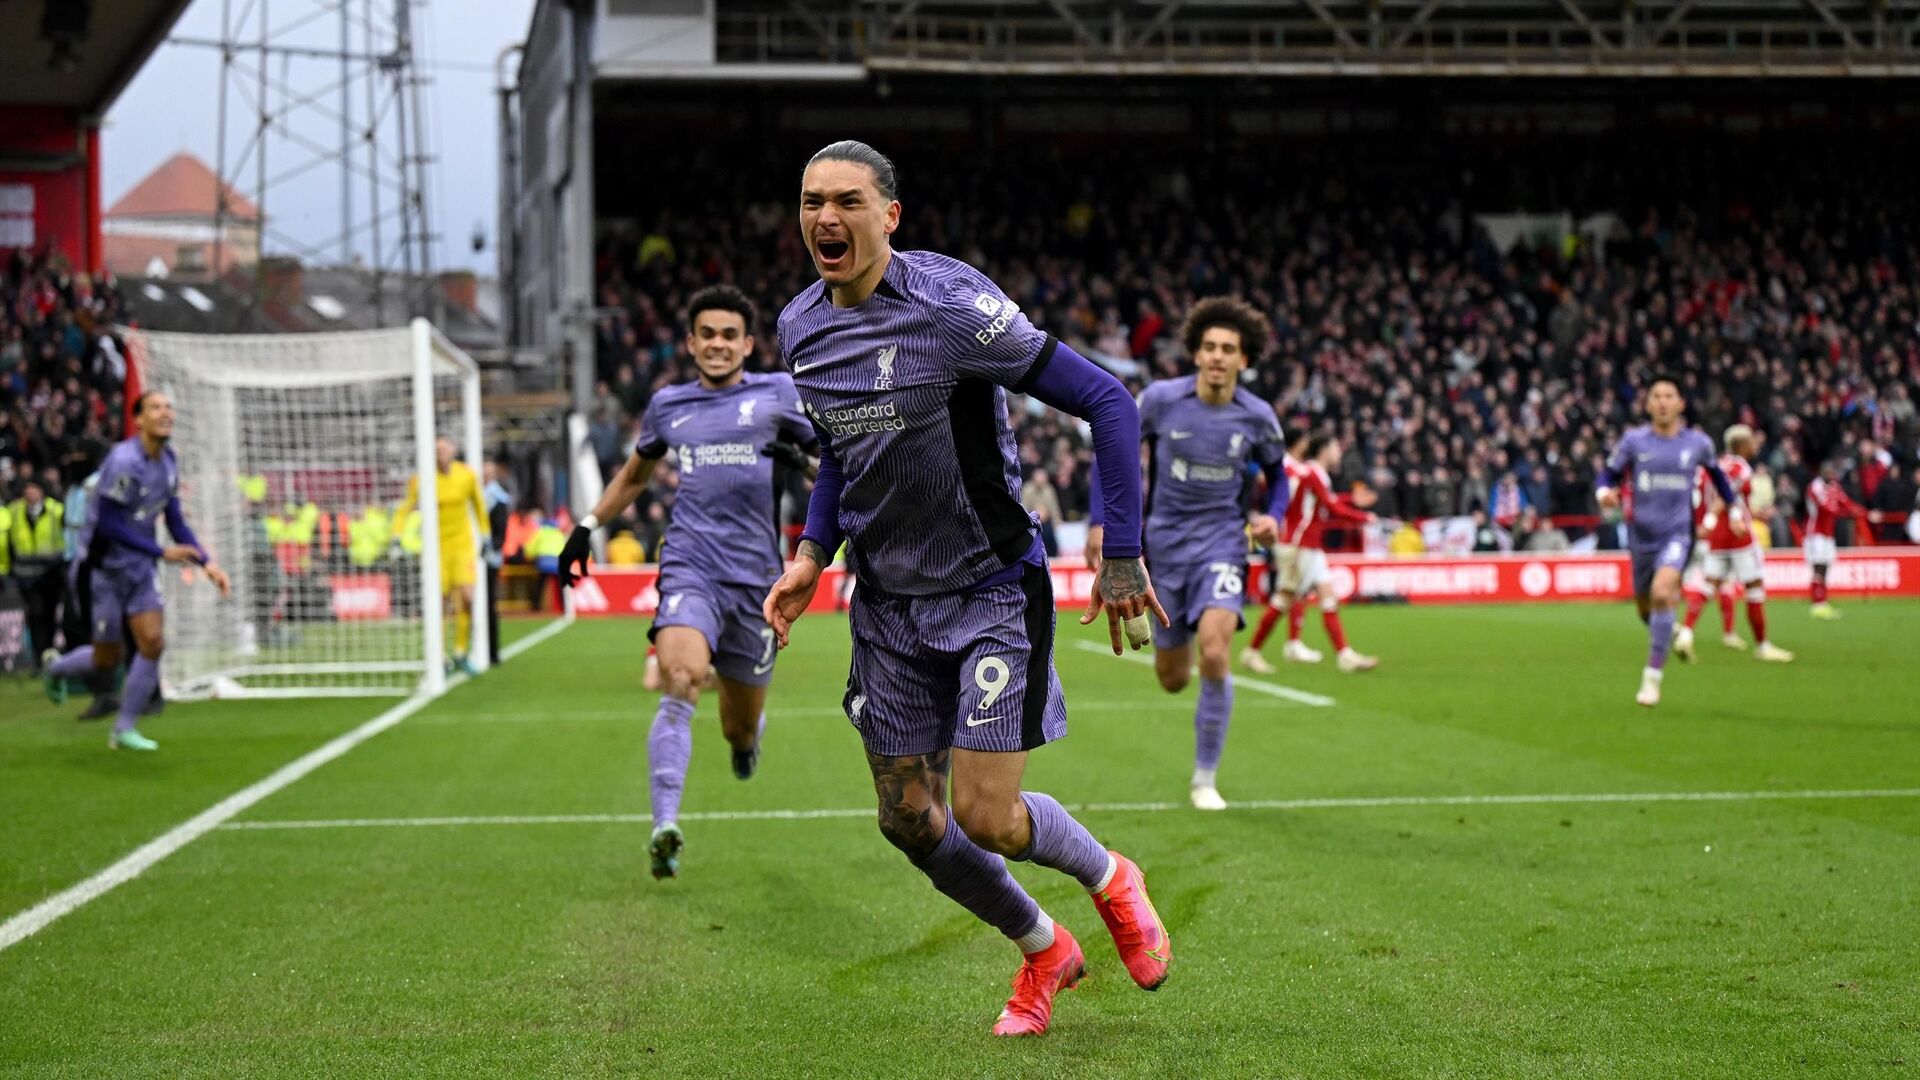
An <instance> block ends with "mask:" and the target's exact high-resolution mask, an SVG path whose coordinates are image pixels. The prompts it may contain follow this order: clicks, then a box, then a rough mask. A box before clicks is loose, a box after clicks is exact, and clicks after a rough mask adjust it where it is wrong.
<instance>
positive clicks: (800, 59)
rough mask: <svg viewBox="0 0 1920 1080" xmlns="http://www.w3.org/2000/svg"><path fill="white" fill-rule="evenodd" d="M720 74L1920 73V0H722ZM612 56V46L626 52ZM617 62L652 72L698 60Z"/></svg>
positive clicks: (638, 74)
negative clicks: (812, 70) (813, 70)
mask: <svg viewBox="0 0 1920 1080" xmlns="http://www.w3.org/2000/svg"><path fill="white" fill-rule="evenodd" d="M714 4H715V6H714V8H713V41H714V63H713V64H712V65H710V70H711V71H712V72H714V76H715V77H720V78H752V77H753V76H752V70H753V69H754V68H755V67H756V66H758V67H763V68H783V69H786V70H788V71H794V70H797V69H802V68H806V67H808V66H814V67H819V68H822V69H825V68H828V67H833V68H836V69H838V70H841V71H852V72H855V73H856V77H857V73H858V72H859V71H860V70H861V69H862V68H864V69H865V71H866V72H867V73H869V74H878V73H884V72H889V71H896V72H919V73H941V74H953V75H1000V76H1018V75H1051V76H1062V75H1065V76H1072V75H1087V76H1124V75H1193V76H1249V75H1251V76H1277V77H1284V76H1291V75H1305V76H1328V75H1332V76H1361V77H1372V76H1382V75H1413V76H1423V75H1425V76H1432V75H1450V76H1479V77H1515V76H1546V77H1579V76H1614V77H1617V76H1626V77H1647V76H1696V77H1697V76H1718V77H1727V76H1740V77H1779V76H1801V77H1829V78H1830V77H1855V76H1865V77H1911V76H1915V75H1920V0H1626V2H1624V3H1623V2H1621V0H1299V2H1298V3H1293V2H1290V0H1289V2H1279V0H714ZM616 59H617V58H616ZM652 67H653V69H654V70H638V71H634V70H623V69H620V68H619V67H618V65H617V64H615V65H606V66H603V69H602V70H603V74H612V75H614V76H616V77H626V78H636V79H647V78H659V77H666V76H668V75H673V74H679V75H680V76H681V77H699V74H698V71H697V69H696V70H693V71H684V72H672V71H668V70H662V69H661V68H660V66H659V65H652Z"/></svg>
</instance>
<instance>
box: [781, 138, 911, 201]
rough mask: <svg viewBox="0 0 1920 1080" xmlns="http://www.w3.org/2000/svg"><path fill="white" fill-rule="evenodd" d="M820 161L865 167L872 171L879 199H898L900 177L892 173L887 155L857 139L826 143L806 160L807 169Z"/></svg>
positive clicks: (891, 163) (891, 166) (891, 164)
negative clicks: (848, 162) (844, 162)
mask: <svg viewBox="0 0 1920 1080" xmlns="http://www.w3.org/2000/svg"><path fill="white" fill-rule="evenodd" d="M821 161H850V162H852V163H853V164H855V165H865V166H866V167H867V168H868V169H871V170H872V171H873V186H874V187H876V188H878V189H880V197H881V198H883V199H885V200H887V201H888V202H892V201H894V200H895V199H898V198H899V197H900V177H899V175H898V174H896V173H895V172H894V171H893V162H892V161H891V160H890V159H888V157H887V155H885V154H883V153H881V152H880V151H878V150H875V149H874V148H873V147H871V146H868V145H867V144H866V143H863V142H861V141H860V140H858V139H841V140H840V141H839V142H836V143H828V144H827V145H825V146H823V147H821V148H820V149H819V150H816V151H814V155H813V156H812V157H810V158H808V159H807V168H809V169H810V168H812V167H813V166H814V163H816V162H821ZM802 175H805V170H802Z"/></svg>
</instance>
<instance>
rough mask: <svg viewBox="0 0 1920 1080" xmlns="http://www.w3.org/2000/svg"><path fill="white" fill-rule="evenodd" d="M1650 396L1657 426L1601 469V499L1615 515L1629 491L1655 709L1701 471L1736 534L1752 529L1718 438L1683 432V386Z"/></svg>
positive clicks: (1667, 380)
mask: <svg viewBox="0 0 1920 1080" xmlns="http://www.w3.org/2000/svg"><path fill="white" fill-rule="evenodd" d="M1644 397H1645V402H1646V410H1647V416H1648V418H1649V419H1650V420H1651V421H1652V423H1650V424H1647V425H1645V426H1642V427H1637V428H1634V429H1632V430H1631V431H1628V432H1627V433H1626V434H1625V435H1622V436H1621V437H1620V442H1619V443H1618V444H1617V445H1616V446H1615V447H1614V448H1613V453H1611V454H1609V455H1607V461H1606V465H1605V466H1604V467H1603V468H1602V469H1601V470H1600V476H1599V480H1600V483H1599V486H1598V487H1597V489H1596V490H1595V492H1594V495H1595V497H1596V499H1597V500H1598V501H1599V503H1600V507H1601V509H1603V510H1611V509H1613V508H1615V507H1617V506H1620V505H1621V497H1620V492H1619V490H1618V488H1619V486H1620V484H1621V483H1622V482H1623V481H1624V482H1625V483H1626V485H1627V499H1626V507H1627V523H1628V535H1629V538H1630V541H1631V542H1630V545H1629V546H1630V548H1631V555H1632V562H1633V598H1634V602H1635V603H1636V604H1637V605H1638V606H1639V609H1640V619H1641V621H1642V622H1645V623H1646V624H1647V637H1648V649H1647V666H1646V667H1645V668H1644V669H1643V670H1642V671H1641V673H1640V692H1639V693H1638V694H1636V695H1635V696H1634V700H1635V701H1638V702H1639V703H1640V704H1642V705H1645V706H1647V707H1649V708H1651V707H1652V706H1655V705H1658V704H1660V682H1661V680H1662V679H1663V678H1664V677H1665V676H1664V671H1665V668H1666V665H1667V647H1668V645H1669V644H1670V643H1671V642H1672V639H1673V624H1674V620H1675V610H1676V609H1677V608H1678V607H1679V604H1680V576H1681V574H1682V573H1684V572H1685V571H1686V568H1687V560H1688V559H1689V558H1690V557H1691V555H1692V553H1693V545H1694V526H1693V490H1694V483H1695V479H1696V477H1697V476H1698V474H1699V472H1700V470H1702V469H1705V470H1706V472H1707V477H1708V479H1710V480H1711V481H1712V482H1713V487H1714V491H1715V492H1716V493H1717V494H1718V495H1719V496H1720V499H1721V501H1722V502H1724V503H1725V504H1726V505H1727V508H1728V509H1727V513H1728V515H1729V522H1730V524H1731V525H1732V527H1733V529H1734V530H1735V531H1736V532H1737V533H1739V534H1741V535H1744V534H1745V533H1746V530H1747V524H1746V519H1745V513H1746V511H1745V508H1744V505H1743V504H1741V503H1740V502H1739V500H1737V499H1736V498H1735V497H1734V493H1733V487H1732V485H1730V484H1729V483H1728V482H1727V476H1726V474H1725V473H1723V472H1721V471H1720V464H1719V462H1718V461H1717V460H1716V459H1715V457H1714V452H1713V440H1712V439H1710V438H1708V437H1707V436H1706V434H1705V433H1703V432H1701V431H1699V430H1698V429H1694V428H1687V427H1684V426H1683V424H1684V420H1683V416H1684V413H1685V411H1686V401H1685V399H1684V398H1682V397H1681V396H1680V384H1679V383H1678V382H1677V381H1675V380H1674V379H1673V378H1672V377H1671V376H1666V375H1658V376H1655V377H1654V378H1653V379H1652V380H1651V381H1649V382H1648V383H1647V389H1646V393H1645V395H1644Z"/></svg>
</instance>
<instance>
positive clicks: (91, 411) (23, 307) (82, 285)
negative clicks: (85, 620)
mask: <svg viewBox="0 0 1920 1080" xmlns="http://www.w3.org/2000/svg"><path fill="white" fill-rule="evenodd" d="M119 318H120V301H119V297H118V296H117V295H116V294H115V292H114V290H113V288H112V287H111V286H110V285H108V284H106V283H104V282H96V281H94V280H93V279H92V278H90V277H89V276H88V275H86V274H83V273H75V272H73V271H72V270H71V269H70V268H69V266H68V264H67V262H66V260H65V259H64V258H61V257H59V256H57V255H55V256H39V255H35V254H33V253H31V252H28V251H25V250H19V249H8V250H4V251H0V604H19V605H21V606H22V607H24V609H25V623H26V629H27V633H28V635H29V641H28V644H29V645H30V646H31V649H32V650H33V651H37V650H39V649H44V648H48V647H51V646H52V645H53V644H54V642H55V641H56V640H57V634H58V632H59V631H60V630H61V629H63V624H64V629H65V630H66V640H68V641H75V640H81V639H83V638H84V636H85V634H84V632H85V626H84V625H83V624H81V623H80V620H79V614H78V610H77V607H78V606H77V605H75V604H73V603H70V602H69V597H68V596H67V593H68V585H67V573H66V569H67V567H68V566H69V565H70V564H71V563H72V562H73V561H74V560H75V559H76V557H77V554H78V552H77V548H78V543H79V534H80V529H81V528H82V527H83V525H84V524H85V521H86V502H87V494H88V493H87V491H86V488H85V486H84V485H85V481H86V479H87V477H88V476H90V475H91V474H92V473H93V471H94V469H95V468H96V467H97V466H98V465H99V463H100V461H101V459H102V458H103V457H105V455H106V452H107V449H108V448H109V447H110V446H111V445H112V442H113V440H114V439H115V438H116V436H117V434H118V432H119V429H120V416H121V413H122V408H123V401H122V396H121V395H122V389H123V387H124V384H125V382H126V370H127V369H126V352H125V348H124V343H123V342H122V341H120V339H119V338H117V337H116V336H115V335H114V334H113V333H112V327H113V326H114V325H115V324H116V323H117V322H118V320H119ZM33 651H27V650H22V652H21V653H20V654H19V655H18V656H17V657H15V658H14V661H13V662H14V663H16V664H19V663H26V664H31V662H32V656H33Z"/></svg>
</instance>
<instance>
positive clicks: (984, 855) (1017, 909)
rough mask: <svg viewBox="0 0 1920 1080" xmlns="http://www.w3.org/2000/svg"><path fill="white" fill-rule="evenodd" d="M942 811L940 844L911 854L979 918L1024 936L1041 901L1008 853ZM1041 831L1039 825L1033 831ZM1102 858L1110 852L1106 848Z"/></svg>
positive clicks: (1015, 937)
mask: <svg viewBox="0 0 1920 1080" xmlns="http://www.w3.org/2000/svg"><path fill="white" fill-rule="evenodd" d="M1049 801H1051V800H1049ZM1056 805H1057V804H1056ZM942 816H943V817H945V818H946V820H947V831H946V833H945V834H943V835H942V836H941V837H940V843H939V845H938V846H937V847H935V848H934V849H933V853H932V854H931V855H928V856H927V857H926V858H924V859H915V860H913V865H915V866H917V867H919V868H920V872H921V873H923V874H925V875H927V878H928V880H930V881H932V882H933V887H934V888H936V889H939V890H940V891H941V892H942V893H945V894H946V895H947V897H948V898H949V899H951V900H952V901H953V902H954V903H956V904H959V905H960V906H961V907H963V908H966V909H967V910H968V911H971V912H973V914H974V917H976V918H978V919H979V920H980V921H981V922H984V923H987V924H988V925H990V926H992V927H993V928H994V929H996V930H998V931H1000V932H1001V933H1003V934H1005V935H1007V937H1008V938H1010V939H1012V940H1014V941H1018V940H1020V939H1021V938H1022V937H1025V936H1026V935H1027V934H1028V933H1030V932H1031V931H1032V930H1033V929H1034V927H1036V926H1038V925H1039V923H1040V917H1041V916H1040V905H1039V904H1037V903H1035V902H1034V900H1033V897H1031V896H1029V895H1027V890H1025V889H1023V888H1021V887H1020V883H1019V882H1017V881H1015V880H1013V875H1012V874H1010V873H1008V872H1007V863H1006V860H1005V859H1002V858H1001V857H1000V856H998V855H995V854H994V853H992V852H990V851H988V850H987V849H985V848H983V847H981V846H980V845H978V844H976V843H974V842H973V841H972V840H969V839H967V834H966V833H965V832H963V831H962V830H961V828H960V826H959V824H958V823H956V822H955V821H954V820H953V815H952V814H951V813H950V812H947V811H945V809H944V808H942ZM1083 831H1084V830H1083ZM1038 832H1039V830H1038V829H1036V830H1035V834H1036V835H1038ZM1101 858H1102V859H1103V860H1104V859H1105V858H1106V853H1105V852H1102V853H1101Z"/></svg>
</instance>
